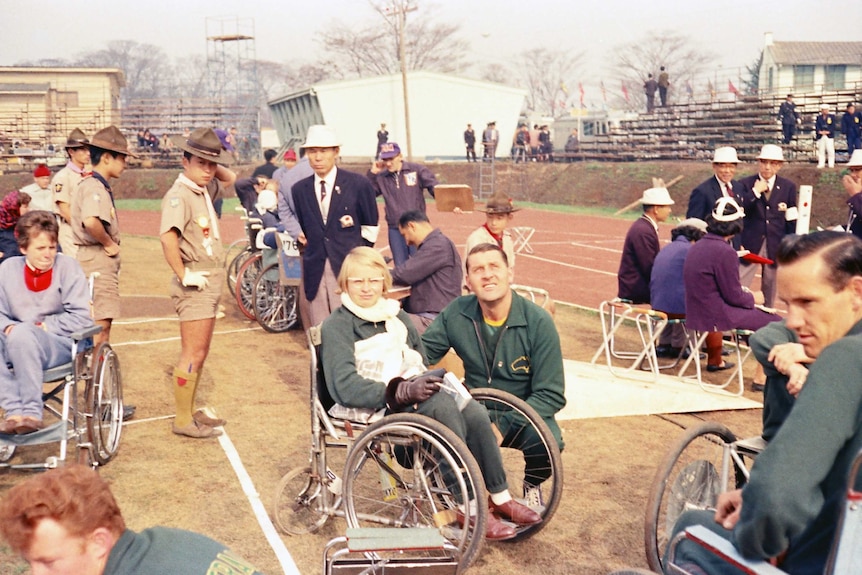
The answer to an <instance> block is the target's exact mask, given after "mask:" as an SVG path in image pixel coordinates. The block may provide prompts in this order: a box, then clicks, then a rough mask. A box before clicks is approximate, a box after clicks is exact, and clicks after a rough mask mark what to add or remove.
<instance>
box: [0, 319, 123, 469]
mask: <svg viewBox="0 0 862 575" xmlns="http://www.w3.org/2000/svg"><path fill="white" fill-rule="evenodd" d="M100 331H101V327H99V326H92V327H90V328H87V329H84V330H81V331H78V332H75V333H73V334H72V335H71V339H72V361H71V362H69V363H66V364H63V365H59V366H57V367H53V368H50V369H48V370H45V371H44V372H43V381H44V382H45V385H44V386H43V389H47V391H43V394H42V401H43V404H44V411H45V417H44V421H45V423H46V426H45V428H44V429H41V430H39V431H36V432H34V433H29V434H27V435H5V434H0V468H4V469H31V470H39V469H42V470H44V469H51V468H54V467H57V466H59V465H62V464H63V463H64V462H65V461H66V458H67V456H68V454H69V447H70V446H71V447H73V448H75V449H76V450H77V454H76V455H77V460H78V461H79V462H81V463H84V464H86V465H90V466H92V467H96V466H98V465H105V464H106V463H108V461H110V460H111V459H112V458H113V457H114V455H116V453H117V450H118V449H119V446H120V436H121V434H122V430H123V386H122V379H121V376H120V361H119V359H118V358H117V355H116V354H115V353H114V350H113V349H112V348H111V346H110V344H108V343H102V344H100V345H99V346H98V347H96V348H94V347H93V346H92V337H93V336H94V335H96V334H97V333H99V332H100ZM48 443H59V455H52V456H49V457H47V459H46V460H45V461H44V462H41V463H32V462H22V463H15V464H11V463H9V461H10V460H11V459H12V457H13V455H14V454H15V451H16V448H17V447H25V446H26V447H29V446H35V445H43V444H48Z"/></svg>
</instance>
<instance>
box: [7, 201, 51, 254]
mask: <svg viewBox="0 0 862 575" xmlns="http://www.w3.org/2000/svg"><path fill="white" fill-rule="evenodd" d="M59 230H60V227H59V226H58V225H57V218H56V216H54V214H53V213H51V212H46V211H45V210H33V211H32V212H27V213H26V214H24V215H23V216H21V219H19V220H18V223H17V224H15V238H16V239H17V240H18V248H19V249H22V250H25V249H27V247H28V246H29V245H30V241H31V240H32V239H34V238H36V237H37V236H38V235H39V234H41V233H43V232H44V233H46V234H48V237H50V238H51V240H52V241H53V242H54V243H56V242H57V237H58V234H59Z"/></svg>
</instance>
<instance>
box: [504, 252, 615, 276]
mask: <svg viewBox="0 0 862 575" xmlns="http://www.w3.org/2000/svg"><path fill="white" fill-rule="evenodd" d="M518 257H519V258H521V257H523V258H530V259H534V260H538V261H540V262H547V263H549V264H556V265H559V266H563V267H567V268H571V269H573V270H583V271H585V272H593V273H597V274H603V275H606V276H614V277H616V275H617V272H606V271H603V270H597V269H595V268H586V267H584V266H576V265H575V264H569V263H566V262H559V261H557V260H549V259H548V258H540V257H539V256H534V255H530V254H518Z"/></svg>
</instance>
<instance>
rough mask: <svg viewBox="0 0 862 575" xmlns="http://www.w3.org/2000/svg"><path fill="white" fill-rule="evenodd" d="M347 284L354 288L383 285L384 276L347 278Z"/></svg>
mask: <svg viewBox="0 0 862 575" xmlns="http://www.w3.org/2000/svg"><path fill="white" fill-rule="evenodd" d="M347 285H349V286H350V287H354V288H361V287H366V286H369V285H370V286H371V287H382V286H383V276H381V277H378V278H347Z"/></svg>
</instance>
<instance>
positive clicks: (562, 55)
mask: <svg viewBox="0 0 862 575" xmlns="http://www.w3.org/2000/svg"><path fill="white" fill-rule="evenodd" d="M583 56H584V53H583V52H576V53H571V52H567V51H564V50H549V49H547V48H534V49H532V50H527V51H526V52H522V53H521V55H520V56H519V57H518V58H517V69H518V70H517V72H518V77H519V78H520V82H519V84H520V85H522V86H523V87H524V88H526V90H527V101H528V102H527V105H528V107H529V108H530V109H532V110H534V111H536V112H539V113H540V114H543V115H549V116H551V117H554V118H556V117H559V116H560V115H561V114H562V113H563V112H564V111H565V110H567V109H568V107H569V106H568V98H569V93H568V88H567V86H568V85H574V79H575V74H576V72H577V70H578V67H579V66H580V62H581V59H582V58H583Z"/></svg>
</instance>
